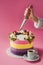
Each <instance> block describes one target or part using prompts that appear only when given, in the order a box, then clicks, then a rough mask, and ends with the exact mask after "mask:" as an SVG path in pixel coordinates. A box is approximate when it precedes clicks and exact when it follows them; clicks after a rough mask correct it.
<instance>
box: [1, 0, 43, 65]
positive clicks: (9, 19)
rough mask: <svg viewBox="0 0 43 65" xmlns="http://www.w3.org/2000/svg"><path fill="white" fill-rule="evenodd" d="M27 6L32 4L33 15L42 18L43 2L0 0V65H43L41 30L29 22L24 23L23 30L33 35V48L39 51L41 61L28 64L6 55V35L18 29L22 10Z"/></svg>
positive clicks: (7, 43) (42, 32)
mask: <svg viewBox="0 0 43 65" xmlns="http://www.w3.org/2000/svg"><path fill="white" fill-rule="evenodd" d="M29 4H33V6H34V12H35V15H37V16H39V17H41V18H43V0H0V65H23V64H25V65H36V64H37V65H43V30H42V29H35V28H34V25H33V22H32V21H31V20H28V21H27V22H26V24H25V26H24V27H23V29H28V30H31V31H32V32H33V33H34V34H35V36H36V38H35V40H34V47H36V48H38V49H39V54H40V56H41V61H39V62H35V63H29V62H27V61H24V60H23V59H15V58H12V57H9V56H8V55H7V54H6V49H7V48H8V47H9V38H8V34H9V33H10V32H12V31H14V30H18V29H19V27H20V25H21V23H22V20H23V17H24V16H23V14H24V10H25V8H26V7H27V6H28V5H29Z"/></svg>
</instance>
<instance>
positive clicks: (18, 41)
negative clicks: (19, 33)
mask: <svg viewBox="0 0 43 65" xmlns="http://www.w3.org/2000/svg"><path fill="white" fill-rule="evenodd" d="M10 43H14V44H22V45H24V44H30V43H29V41H27V40H16V41H12V40H10Z"/></svg>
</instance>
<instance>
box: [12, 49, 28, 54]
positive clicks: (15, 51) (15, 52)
mask: <svg viewBox="0 0 43 65" xmlns="http://www.w3.org/2000/svg"><path fill="white" fill-rule="evenodd" d="M27 50H28V49H15V48H11V52H12V53H13V54H16V55H24V54H26V53H27Z"/></svg>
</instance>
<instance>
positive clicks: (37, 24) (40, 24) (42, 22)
mask: <svg viewBox="0 0 43 65" xmlns="http://www.w3.org/2000/svg"><path fill="white" fill-rule="evenodd" d="M34 27H35V28H42V27H43V19H41V18H38V22H34Z"/></svg>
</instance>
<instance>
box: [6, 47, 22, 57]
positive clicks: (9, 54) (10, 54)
mask: <svg viewBox="0 0 43 65" xmlns="http://www.w3.org/2000/svg"><path fill="white" fill-rule="evenodd" d="M6 53H7V55H8V56H10V57H13V58H23V56H19V55H16V54H13V53H12V52H11V49H10V48H8V49H7V50H6Z"/></svg>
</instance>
